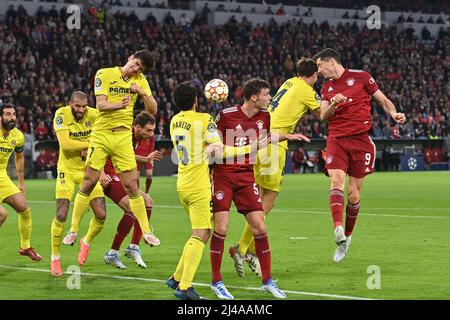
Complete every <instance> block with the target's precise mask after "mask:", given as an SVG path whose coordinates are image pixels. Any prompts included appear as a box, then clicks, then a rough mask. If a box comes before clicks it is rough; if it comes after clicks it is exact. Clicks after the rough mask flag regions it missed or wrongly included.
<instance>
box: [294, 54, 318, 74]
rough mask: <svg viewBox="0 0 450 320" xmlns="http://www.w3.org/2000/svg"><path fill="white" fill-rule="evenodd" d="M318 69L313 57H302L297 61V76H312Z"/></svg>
mask: <svg viewBox="0 0 450 320" xmlns="http://www.w3.org/2000/svg"><path fill="white" fill-rule="evenodd" d="M317 70H318V67H317V64H316V62H315V61H314V60H313V59H310V58H301V59H300V60H298V61H297V76H299V77H311V76H312V75H313V74H314V73H316V72H317Z"/></svg>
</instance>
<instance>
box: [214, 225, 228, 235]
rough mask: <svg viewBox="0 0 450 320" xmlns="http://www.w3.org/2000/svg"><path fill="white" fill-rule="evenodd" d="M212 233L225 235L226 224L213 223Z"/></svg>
mask: <svg viewBox="0 0 450 320" xmlns="http://www.w3.org/2000/svg"><path fill="white" fill-rule="evenodd" d="M214 231H215V232H216V233H218V234H221V235H226V234H227V232H228V224H227V223H215V224H214Z"/></svg>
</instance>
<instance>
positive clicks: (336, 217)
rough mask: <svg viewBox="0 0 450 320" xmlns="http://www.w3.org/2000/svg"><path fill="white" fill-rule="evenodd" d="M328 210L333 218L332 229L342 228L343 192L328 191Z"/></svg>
mask: <svg viewBox="0 0 450 320" xmlns="http://www.w3.org/2000/svg"><path fill="white" fill-rule="evenodd" d="M330 210H331V215H332V216H333V222H334V227H335V228H336V227H337V226H342V220H343V219H344V191H342V190H339V189H333V190H331V191H330Z"/></svg>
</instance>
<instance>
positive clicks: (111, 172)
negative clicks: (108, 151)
mask: <svg viewBox="0 0 450 320" xmlns="http://www.w3.org/2000/svg"><path fill="white" fill-rule="evenodd" d="M103 171H104V172H105V174H106V175H108V176H110V177H112V176H117V172H116V168H114V165H113V163H112V160H111V157H110V156H109V157H108V158H106V163H105V166H104V167H103Z"/></svg>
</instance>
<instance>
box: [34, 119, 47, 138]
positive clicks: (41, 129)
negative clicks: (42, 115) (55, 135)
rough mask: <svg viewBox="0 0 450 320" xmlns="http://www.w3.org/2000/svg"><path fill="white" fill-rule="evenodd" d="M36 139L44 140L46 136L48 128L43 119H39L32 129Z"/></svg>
mask: <svg viewBox="0 0 450 320" xmlns="http://www.w3.org/2000/svg"><path fill="white" fill-rule="evenodd" d="M34 136H35V139H36V140H46V139H47V137H48V128H47V126H46V125H45V122H44V121H43V120H41V121H39V124H38V126H37V127H36V128H35V129H34Z"/></svg>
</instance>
